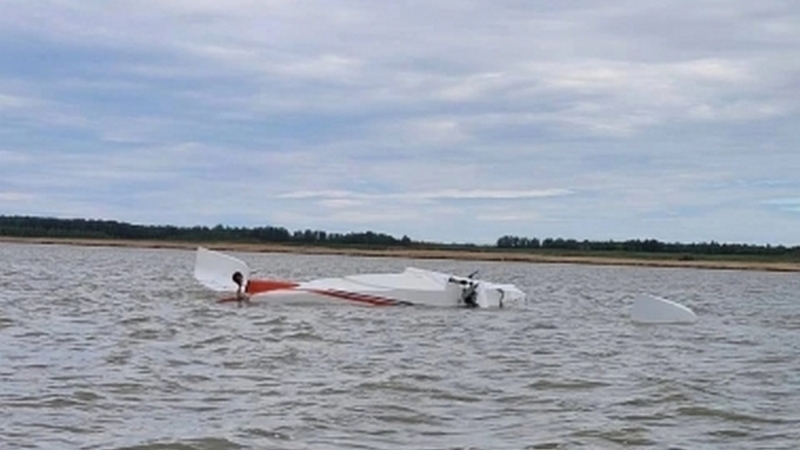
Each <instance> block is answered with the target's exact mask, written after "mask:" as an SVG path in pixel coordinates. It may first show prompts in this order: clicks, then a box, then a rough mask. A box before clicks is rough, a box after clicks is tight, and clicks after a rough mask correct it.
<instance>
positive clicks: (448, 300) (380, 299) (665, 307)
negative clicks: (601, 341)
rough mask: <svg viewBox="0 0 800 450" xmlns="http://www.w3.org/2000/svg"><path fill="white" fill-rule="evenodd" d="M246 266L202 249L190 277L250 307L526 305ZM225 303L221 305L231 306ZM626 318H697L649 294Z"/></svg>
mask: <svg viewBox="0 0 800 450" xmlns="http://www.w3.org/2000/svg"><path fill="white" fill-rule="evenodd" d="M251 273H252V272H251V270H250V268H249V267H248V266H247V264H246V263H245V262H244V261H241V260H239V259H237V258H234V257H233V256H230V255H226V254H224V253H220V252H216V251H213V250H209V249H206V248H203V247H199V248H198V249H197V254H196V258H195V267H194V277H195V278H196V279H197V281H199V282H200V283H201V284H202V285H203V286H205V287H207V288H209V289H211V290H214V291H218V292H226V293H230V292H236V291H239V292H241V293H243V294H245V295H246V296H247V297H248V298H249V300H250V301H268V302H271V303H280V304H330V303H331V302H340V303H351V304H361V305H368V306H398V305H409V306H410V305H421V306H434V307H461V308H503V307H505V306H509V305H515V304H521V303H524V302H525V301H526V295H525V293H524V292H523V291H522V290H520V289H519V288H517V287H516V286H514V285H513V284H499V283H493V282H490V281H484V280H478V279H475V278H473V276H474V275H475V274H472V275H470V276H467V277H462V276H457V275H449V274H445V273H440V272H435V271H432V270H425V269H418V268H414V267H409V268H407V269H406V270H405V271H403V272H400V273H372V274H361V275H350V276H345V277H340V278H320V279H317V280H311V281H283V280H266V279H251V278H250V275H251ZM238 300H239V297H238V296H234V297H227V298H223V299H221V300H220V302H235V301H238ZM630 318H631V320H632V321H633V322H635V323H640V324H690V323H694V322H695V321H697V316H696V315H695V313H694V312H693V311H692V310H691V309H689V308H687V307H686V306H684V305H681V304H679V303H676V302H673V301H671V300H667V299H665V298H661V297H656V296H654V295H650V294H642V295H639V296H638V297H637V298H636V300H635V301H634V303H633V305H632V307H631V309H630Z"/></svg>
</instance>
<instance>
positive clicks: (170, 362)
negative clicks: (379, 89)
mask: <svg viewBox="0 0 800 450" xmlns="http://www.w3.org/2000/svg"><path fill="white" fill-rule="evenodd" d="M238 256H240V257H242V258H243V259H246V260H247V261H248V262H249V263H250V264H251V265H252V266H253V267H254V268H256V270H257V271H259V272H260V273H263V274H270V275H274V276H276V277H294V278H300V279H310V278H314V277H318V276H336V275H342V274H347V273H365V272H371V271H393V270H401V269H402V268H403V267H405V266H407V265H416V266H422V267H428V268H432V269H436V270H443V271H451V272H455V273H470V272H472V270H474V268H480V269H481V271H482V274H483V275H484V276H485V277H487V278H492V279H498V280H499V281H508V282H514V283H517V284H518V285H520V286H522V287H524V288H525V289H526V290H527V291H528V292H529V293H530V297H531V298H530V301H529V302H528V303H527V304H526V305H523V306H521V307H519V308H515V309H507V310H504V311H463V310H442V309H426V308H403V309H392V308H386V309H380V308H367V307H350V306H344V305H337V306H331V307H285V306H278V305H259V306H255V307H249V308H236V307H233V306H231V305H219V304H217V303H215V302H214V300H215V296H214V294H213V293H209V292H206V291H204V290H203V289H202V288H200V287H199V286H197V284H196V283H195V282H194V281H193V280H192V278H191V269H192V268H191V265H192V263H193V254H192V253H191V252H185V251H173V250H137V249H113V248H81V247H60V246H33V245H17V244H2V245H0V260H1V261H3V262H4V264H3V265H2V266H0V362H1V364H0V448H9V449H22V448H36V449H62V448H76V449H139V450H144V449H240V448H274V449H292V450H293V449H339V448H341V449H351V448H368V449H389V448H446V449H581V448H586V449H592V448H604V449H606V448H608V449H614V448H631V447H643V448H655V449H668V448H673V449H678V448H680V449H689V448H691V449H701V450H702V449H716V448H741V449H750V448H770V449H780V448H785V449H789V448H795V446H796V442H798V441H800V435H798V431H797V430H800V406H798V405H800V376H798V375H797V374H798V373H800V341H797V339H796V336H795V334H796V330H797V329H800V322H799V321H798V318H800V304H798V302H797V294H796V293H797V292H800V281H798V279H797V277H796V276H793V275H791V274H767V273H756V272H752V273H751V272H747V273H742V272H725V271H718V272H709V271H696V270H683V269H646V268H614V267H589V266H569V265H531V264H506V263H476V262H468V263H467V262H464V263H462V262H457V261H409V260H402V259H376V258H345V257H337V256H300V255H256V254H240V255H238ZM640 292H650V293H653V294H656V295H661V296H664V297H667V298H674V299H676V300H678V301H681V302H684V303H686V304H688V305H689V306H690V307H693V308H694V309H696V310H697V311H698V312H699V313H700V316H701V320H700V322H699V323H698V325H697V326H692V327H680V326H677V327H673V326H666V327H638V326H634V325H631V324H629V323H628V322H627V320H626V319H625V310H626V308H627V307H628V306H629V304H630V301H631V300H632V299H633V298H634V297H635V294H636V293H640Z"/></svg>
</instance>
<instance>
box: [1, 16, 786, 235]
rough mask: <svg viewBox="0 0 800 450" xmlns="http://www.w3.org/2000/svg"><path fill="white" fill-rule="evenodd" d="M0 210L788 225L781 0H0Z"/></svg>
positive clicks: (233, 221)
mask: <svg viewBox="0 0 800 450" xmlns="http://www.w3.org/2000/svg"><path fill="white" fill-rule="evenodd" d="M0 11H2V14H0V214H3V215H36V216H53V217H64V218H75V217H83V218H98V219H113V220H121V221H126V222H132V223H142V224H173V225H209V226H213V225H216V224H224V225H230V226H248V227H250V226H261V225H274V226H283V227H286V228H289V229H290V230H295V229H305V228H312V229H322V230H327V231H340V232H348V231H366V230H373V231H379V232H385V233H389V234H393V235H396V236H398V237H399V236H402V235H404V234H407V235H409V236H410V237H411V238H413V239H420V240H434V241H443V242H474V243H493V242H495V240H496V239H497V238H498V237H500V236H502V235H506V234H512V235H520V236H529V237H540V238H543V237H564V238H575V239H592V240H601V239H603V240H604V239H615V240H623V239H633V238H655V239H659V240H663V241H670V242H672V241H681V242H701V241H710V240H716V241H720V242H745V243H755V244H765V243H772V244H787V245H798V244H800V148H798V146H799V144H800V2H798V1H796V0H783V1H781V0H758V1H753V0H671V1H660V0H659V1H647V0H644V1H643V0H607V1H595V0H564V1H560V0H559V1H556V0H524V1H523V0H514V1H512V0H492V1H489V0H485V1H477V0H436V1H429V0H426V1H417V0H408V1H403V2H396V1H377V0H319V1H313V0H296V1H293V0H260V1H259V0H226V1H220V0H213V1H212V0H136V1H124V0H119V1H107V0H37V1H30V0H0Z"/></svg>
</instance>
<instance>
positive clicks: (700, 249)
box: [0, 215, 800, 257]
mask: <svg viewBox="0 0 800 450" xmlns="http://www.w3.org/2000/svg"><path fill="white" fill-rule="evenodd" d="M0 236H8V237H22V238H86V239H125V240H164V241H168V240H171V241H189V242H214V241H216V242H254V243H277V244H316V245H331V246H337V245H343V246H348V245H349V246H369V247H410V246H414V247H435V248H464V249H475V248H476V247H483V248H494V249H499V250H508V251H531V252H534V251H549V250H555V251H575V252H616V253H620V252H624V253H656V254H668V253H673V254H691V255H770V256H776V255H777V256H780V255H784V256H785V255H788V256H792V257H800V246H795V247H786V246H782V245H778V246H771V245H752V244H729V243H718V242H714V241H712V242H702V243H689V244H684V243H667V242H661V241H658V240H655V239H645V240H638V239H637V240H626V241H612V240H608V241H589V240H582V241H579V240H575V239H562V238H544V239H538V238H528V237H521V236H510V235H507V236H502V237H500V238H499V239H497V242H496V243H495V245H487V246H476V245H474V244H440V243H431V242H422V241H414V240H412V239H411V238H409V237H408V236H403V237H401V238H396V237H394V236H391V235H389V234H385V233H378V232H374V231H365V232H351V233H329V232H326V231H322V230H311V229H306V230H296V231H289V230H288V229H286V228H283V227H274V226H262V227H253V228H245V227H228V226H223V225H216V226H213V227H207V226H193V227H177V226H172V225H136V224H130V223H125V222H118V221H114V220H95V219H58V218H49V217H29V216H3V215H0Z"/></svg>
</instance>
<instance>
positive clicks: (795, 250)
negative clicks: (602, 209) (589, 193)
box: [496, 236, 800, 256]
mask: <svg viewBox="0 0 800 450" xmlns="http://www.w3.org/2000/svg"><path fill="white" fill-rule="evenodd" d="M496 246H497V247H498V248H502V249H528V250H537V249H542V250H548V249H552V250H570V251H579V252H625V253H682V254H696V255H794V256H800V246H796V247H787V246H783V245H777V246H772V245H752V244H729V243H719V242H715V241H711V242H700V243H689V244H685V243H679V242H675V243H668V242H661V241H658V240H655V239H644V240H641V239H630V240H626V241H611V240H609V241H588V240H583V241H578V240H576V239H561V238H557V239H553V238H546V239H542V240H539V239H537V238H528V237H521V236H503V237H501V238H499V239H498V240H497V244H496Z"/></svg>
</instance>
